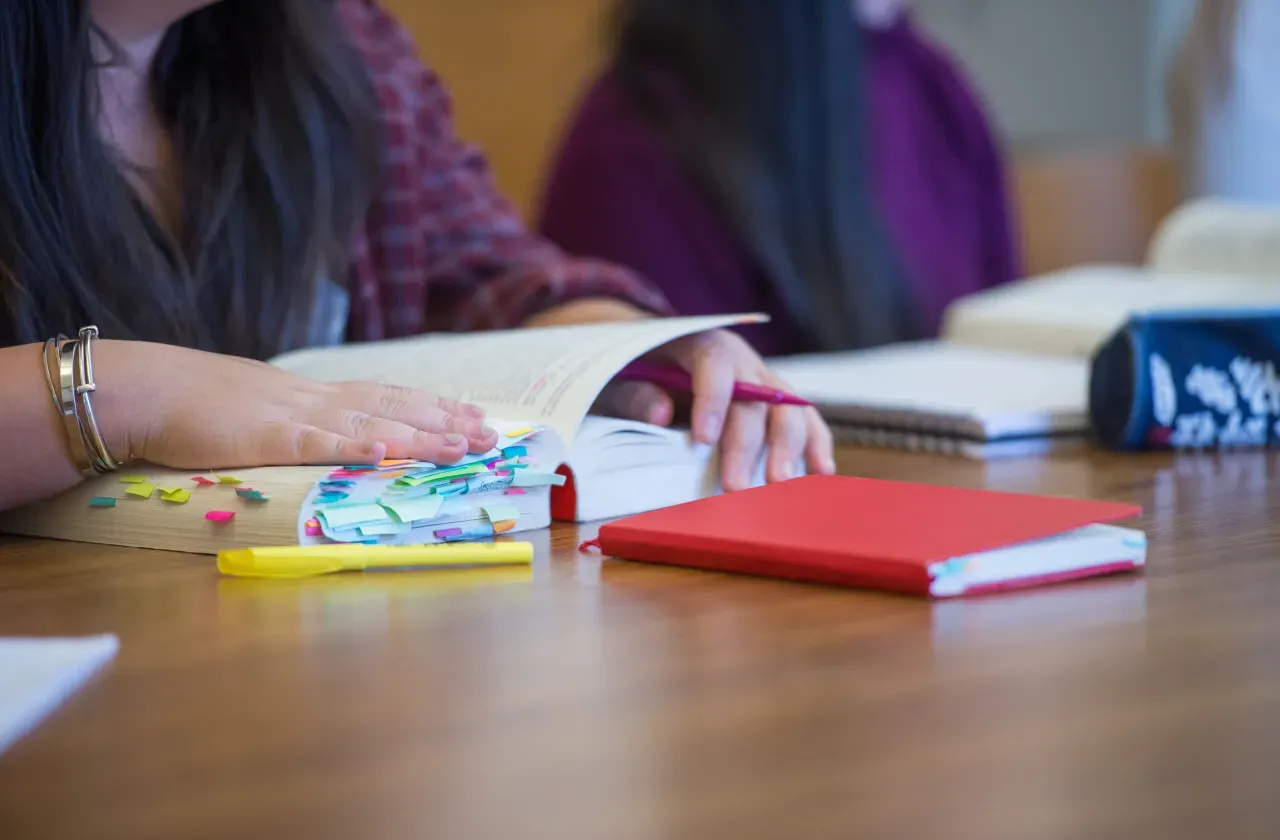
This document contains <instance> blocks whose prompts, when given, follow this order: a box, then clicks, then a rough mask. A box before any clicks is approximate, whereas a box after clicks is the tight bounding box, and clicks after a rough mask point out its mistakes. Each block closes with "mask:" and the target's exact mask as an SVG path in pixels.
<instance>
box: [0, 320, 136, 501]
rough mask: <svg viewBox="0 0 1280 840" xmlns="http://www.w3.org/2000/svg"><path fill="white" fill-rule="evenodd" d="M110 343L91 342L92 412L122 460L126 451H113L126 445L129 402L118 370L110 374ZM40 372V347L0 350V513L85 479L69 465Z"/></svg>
mask: <svg viewBox="0 0 1280 840" xmlns="http://www.w3.org/2000/svg"><path fill="white" fill-rule="evenodd" d="M109 344H110V343H109V342H101V341H100V342H95V343H94V375H95V379H96V381H97V382H98V383H99V391H98V392H97V393H96V394H95V395H94V397H93V398H92V399H93V409H94V415H95V417H96V418H97V420H98V427H99V429H100V430H101V432H102V434H103V435H104V436H105V438H106V440H107V445H108V447H109V448H111V449H112V454H113V455H115V456H116V457H121V456H123V454H124V452H125V451H126V450H125V449H119V451H117V449H116V447H126V448H127V445H128V442H127V435H126V434H125V433H124V416H125V414H126V412H125V411H124V409H125V407H126V406H127V403H128V397H127V394H126V393H125V392H124V389H123V387H122V383H121V382H119V381H118V371H116V370H113V369H112V368H113V367H115V366H113V365H112V364H111V360H110V357H111V355H112V354H111V353H110V351H109V349H108V347H109ZM104 351H105V352H104ZM44 371H45V368H44V360H43V357H42V355H41V346H40V345H38V344H26V345H22V346H19V347H5V348H0V510H8V509H10V508H14V507H19V506H21V505H24V504H28V503H30V502H35V501H38V500H40V499H44V498H47V497H49V496H53V495H56V494H57V493H60V492H62V491H63V490H66V489H67V488H69V487H72V486H74V485H76V484H78V483H79V482H80V481H81V480H82V478H83V477H82V476H81V475H80V473H79V471H78V470H77V469H76V466H75V463H74V461H73V460H72V455H71V448H70V445H69V442H68V440H67V434H66V431H65V430H64V427H63V425H62V419H61V417H60V416H59V415H58V412H57V410H56V409H55V407H54V404H53V398H52V397H51V396H50V394H49V384H48V380H47V379H46V378H45V372H44Z"/></svg>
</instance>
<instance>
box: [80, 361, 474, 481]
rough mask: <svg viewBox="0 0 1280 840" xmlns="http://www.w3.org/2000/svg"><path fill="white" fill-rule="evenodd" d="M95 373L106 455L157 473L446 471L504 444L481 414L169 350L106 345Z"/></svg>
mask: <svg viewBox="0 0 1280 840" xmlns="http://www.w3.org/2000/svg"><path fill="white" fill-rule="evenodd" d="M94 370H95V373H96V374H97V379H98V382H99V390H98V392H97V394H96V395H95V397H94V408H95V412H97V413H99V414H100V426H101V428H102V432H103V434H104V435H105V436H106V437H107V443H108V448H109V449H110V450H111V451H112V453H113V454H114V455H115V456H116V457H117V458H120V457H123V456H126V455H128V456H131V457H133V458H137V459H140V460H144V461H147V462H149V463H153V464H156V465H158V466H165V467H172V468H177V469H225V468H231V467H255V466H285V465H295V464H324V465H329V464H339V465H340V464H368V463H376V462H378V461H381V460H382V459H383V458H416V459H419V460H422V461H429V462H431V463H435V464H451V463H454V462H456V461H458V460H459V459H461V458H462V456H463V455H465V454H466V453H467V452H468V451H470V452H485V451H488V450H489V449H491V448H493V446H494V445H495V444H496V443H497V440H498V434H497V432H495V431H494V430H493V429H490V428H487V427H486V426H484V412H483V411H481V410H480V409H479V408H476V407H475V406H469V405H465V404H461V403H458V402H455V401H453V400H446V399H442V398H440V397H435V396H432V395H431V394H427V393H424V392H422V391H416V390H413V389H409V388H398V387H393V386H388V385H377V384H374V383H371V382H343V383H322V382H315V381H312V380H309V379H304V378H302V377H299V376H296V375H294V374H292V373H288V372H286V371H283V370H280V369H278V368H274V367H271V366H270V365H267V364H264V363H262V362H255V361H249V360H246V359H239V358H235V357H231V356H221V355H217V354H214V353H204V352H200V351H197V350H187V349H183V348H180V347H172V346H169V345H161V344H145V343H140V342H127V341H99V342H96V343H95V344H94ZM100 404H101V405H102V409H101V410H99V405H100Z"/></svg>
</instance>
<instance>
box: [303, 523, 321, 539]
mask: <svg viewBox="0 0 1280 840" xmlns="http://www.w3.org/2000/svg"><path fill="white" fill-rule="evenodd" d="M303 527H304V528H305V530H306V534H307V536H308V537H322V536H324V529H323V528H321V527H320V520H319V519H308V520H307V524H306V525H305V526H303Z"/></svg>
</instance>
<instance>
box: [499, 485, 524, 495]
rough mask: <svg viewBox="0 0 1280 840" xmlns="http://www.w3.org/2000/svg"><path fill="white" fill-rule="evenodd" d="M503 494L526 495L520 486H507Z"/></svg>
mask: <svg viewBox="0 0 1280 840" xmlns="http://www.w3.org/2000/svg"><path fill="white" fill-rule="evenodd" d="M503 495H506V496H524V495H527V494H526V493H525V492H524V488H522V487H508V488H507V492H506V493H504V494H503Z"/></svg>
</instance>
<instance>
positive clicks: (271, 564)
mask: <svg viewBox="0 0 1280 840" xmlns="http://www.w3.org/2000/svg"><path fill="white" fill-rule="evenodd" d="M348 565H349V564H347V563H344V562H343V558H342V557H340V556H337V555H330V556H327V557H326V556H324V555H323V554H320V553H313V554H302V553H299V554H293V555H285V556H276V557H267V558H262V557H260V556H259V554H258V552H255V551H254V550H253V549H250V548H241V549H231V550H228V551H220V552H218V571H220V572H222V573H223V574H224V575H233V576H235V577H255V578H280V579H292V578H304V577H315V576H316V575H327V574H332V573H333V572H341V571H343V570H344V569H346V568H347V567H348Z"/></svg>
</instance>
